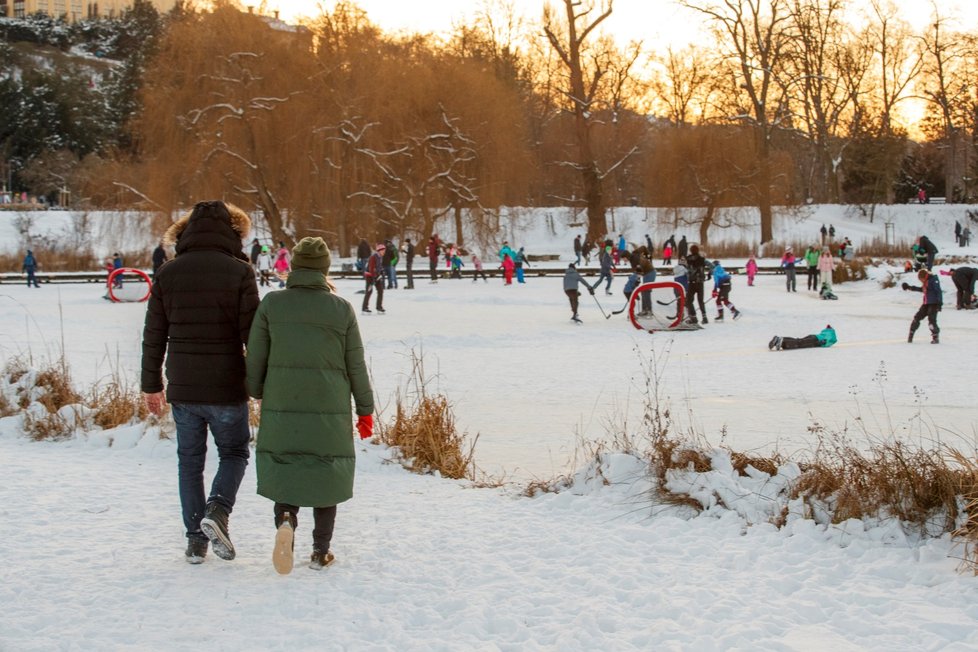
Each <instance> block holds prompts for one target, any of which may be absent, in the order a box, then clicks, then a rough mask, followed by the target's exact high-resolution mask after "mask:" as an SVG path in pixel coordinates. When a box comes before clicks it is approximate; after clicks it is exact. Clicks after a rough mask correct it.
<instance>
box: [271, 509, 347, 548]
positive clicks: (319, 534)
mask: <svg viewBox="0 0 978 652" xmlns="http://www.w3.org/2000/svg"><path fill="white" fill-rule="evenodd" d="M285 512H288V513H289V514H291V515H292V527H293V529H294V528H295V527H296V525H297V524H298V518H297V516H298V514H299V508H298V507H297V506H296V505H286V504H284V503H275V527H276V529H277V528H278V526H279V525H281V524H282V521H284V520H285V517H284V516H283V514H285ZM312 518H313V523H314V525H313V530H312V547H313V548H314V549H315V550H318V551H320V552H328V551H329V543H330V541H332V540H333V526H334V525H336V505H333V506H332V507H313V508H312Z"/></svg>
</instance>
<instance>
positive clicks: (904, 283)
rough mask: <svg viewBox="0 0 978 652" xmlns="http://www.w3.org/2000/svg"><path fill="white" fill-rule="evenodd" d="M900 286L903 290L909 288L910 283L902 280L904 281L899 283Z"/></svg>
mask: <svg viewBox="0 0 978 652" xmlns="http://www.w3.org/2000/svg"><path fill="white" fill-rule="evenodd" d="M900 287H902V288H903V289H904V290H909V289H910V284H909V283H907V282H906V281H904V282H903V283H902V284H901V285H900Z"/></svg>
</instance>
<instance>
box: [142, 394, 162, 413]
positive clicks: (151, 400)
mask: <svg viewBox="0 0 978 652" xmlns="http://www.w3.org/2000/svg"><path fill="white" fill-rule="evenodd" d="M143 401H144V402H145V403H146V409H147V410H149V413H150V414H152V415H153V416H157V417H158V416H160V415H161V414H163V408H164V406H165V405H166V395H165V394H164V393H163V392H156V393H154V394H143Z"/></svg>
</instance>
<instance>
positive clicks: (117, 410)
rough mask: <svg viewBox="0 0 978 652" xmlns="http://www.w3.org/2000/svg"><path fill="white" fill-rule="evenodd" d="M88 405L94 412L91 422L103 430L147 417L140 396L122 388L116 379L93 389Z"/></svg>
mask: <svg viewBox="0 0 978 652" xmlns="http://www.w3.org/2000/svg"><path fill="white" fill-rule="evenodd" d="M88 404H89V406H90V407H91V408H92V409H93V410H94V412H93V414H92V421H93V422H94V423H95V425H97V426H99V427H100V428H102V429H103V430H108V429H109V428H115V427H118V426H122V425H126V424H129V423H132V422H133V421H134V420H144V419H146V417H147V416H149V411H148V410H147V409H146V405H145V403H144V402H143V397H142V394H141V393H140V392H139V391H138V390H136V389H134V388H132V387H124V386H123V385H122V384H120V383H119V382H118V380H117V379H113V380H112V381H111V382H109V383H107V384H105V385H101V386H100V385H96V386H95V387H93V388H92V390H91V392H90V395H89V399H88Z"/></svg>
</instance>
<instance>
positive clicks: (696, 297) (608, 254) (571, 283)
mask: <svg viewBox="0 0 978 652" xmlns="http://www.w3.org/2000/svg"><path fill="white" fill-rule="evenodd" d="M685 239H686V238H685V236H683V241H684V242H685ZM615 250H616V247H615V245H614V243H613V241H612V240H610V239H609V240H606V241H605V243H604V246H603V248H602V251H601V254H600V271H599V274H598V278H597V280H596V281H595V282H594V283H593V284H590V283H588V282H587V281H586V280H584V278H583V277H582V276H581V274H580V272H579V271H578V269H577V264H578V263H577V262H576V261H575V262H573V263H570V264H569V265H568V266H567V270H566V271H565V272H564V284H563V288H564V293H565V294H566V295H567V298H568V301H569V302H570V307H571V319H572V320H574V321H575V322H580V321H581V319H580V317H579V316H578V307H579V300H580V291H579V290H578V286H579V285H583V286H584V287H585V288H587V290H588V292H589V293H590V294H591V295H594V291H595V290H596V289H597V288H598V287H599V286H600V285H601V284H602V283H605V294H606V295H612V294H613V292H612V291H611V282H612V279H613V278H614V274H615V272H616V271H617V264H616V263H615V260H614V256H613V254H614V252H615ZM617 251H618V260H619V263H620V262H621V261H627V263H628V265H629V266H630V273H629V276H628V279H627V280H626V282H625V286H624V288H623V292H624V294H625V299H626V301H630V300H631V297H632V294H633V293H634V292H635V290H636V289H638V290H639V291H640V301H641V304H640V305H641V307H640V310H639V312H638V313H637V316H638V317H647V316H651V315H652V314H653V307H652V299H651V290H650V289H644V290H643V289H641V288H642V286H643V285H644V284H648V283H653V282H654V281H655V279H656V274H657V273H656V269H655V264H654V263H653V255H654V254H653V252H652V250H650V249H649V247H648V245H641V246H639V247H636V248H635V249H633V250H632V251H631V252H628V251H623V250H622V249H621V248H620V247H618V248H617ZM672 271H673V280H674V281H675V282H676V283H679V284H680V285H681V286H682V287H683V290H684V292H685V294H686V302H685V305H686V308H687V311H688V319H687V322H688V323H689V324H693V325H698V324H699V323H703V324H707V323H709V318H708V317H707V315H706V301H705V300H704V297H703V292H704V285H705V283H706V282H707V279H708V278H712V280H713V293H712V299H714V300H715V301H716V306H717V314H716V317H715V318H714V319H715V320H716V321H723V318H724V308H727V309H729V310H730V312H731V314H732V316H733V318H734V319H738V318H739V317H740V314H741V313H740V311H739V310H738V309H737V307H736V306H734V304H733V303H732V302H731V301H730V291H731V279H730V274H729V273H727V271H726V270H724V268H723V266H722V265H721V264H720V261H719V260H714V261H713V262H712V263H711V262H709V261H708V260H707V259H706V258H705V257H704V256H703V255H702V254H701V253H700V249H699V245H696V244H694V245H692V246H690V247H689V252H688V254H686V255H684V256H680V257H679V258H678V260H677V262H676V264H675V266H674V267H673V270H672ZM697 305H698V306H699V309H700V316H699V317H698V316H697V312H696V307H697Z"/></svg>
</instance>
